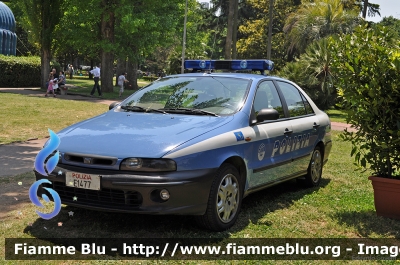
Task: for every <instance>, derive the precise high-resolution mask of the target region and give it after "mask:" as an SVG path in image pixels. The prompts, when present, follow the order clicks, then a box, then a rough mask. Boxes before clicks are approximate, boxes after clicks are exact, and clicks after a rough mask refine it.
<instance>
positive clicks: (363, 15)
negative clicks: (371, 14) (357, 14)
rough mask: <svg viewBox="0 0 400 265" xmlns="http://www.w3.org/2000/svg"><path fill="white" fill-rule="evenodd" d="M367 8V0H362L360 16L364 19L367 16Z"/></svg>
mask: <svg viewBox="0 0 400 265" xmlns="http://www.w3.org/2000/svg"><path fill="white" fill-rule="evenodd" d="M367 9H368V0H364V6H363V12H362V17H363V19H365V18H366V17H367Z"/></svg>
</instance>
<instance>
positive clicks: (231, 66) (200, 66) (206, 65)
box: [184, 60, 274, 73]
mask: <svg viewBox="0 0 400 265" xmlns="http://www.w3.org/2000/svg"><path fill="white" fill-rule="evenodd" d="M184 66H185V69H193V71H207V70H233V71H239V70H251V71H261V73H263V72H264V71H265V70H268V71H272V70H273V69H274V62H273V61H270V60H186V61H185V64H184Z"/></svg>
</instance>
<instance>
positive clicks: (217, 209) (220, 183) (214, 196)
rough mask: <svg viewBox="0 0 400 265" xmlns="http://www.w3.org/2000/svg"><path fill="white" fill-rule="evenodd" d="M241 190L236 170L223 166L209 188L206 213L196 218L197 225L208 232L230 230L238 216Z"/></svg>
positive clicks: (229, 165)
mask: <svg viewBox="0 0 400 265" xmlns="http://www.w3.org/2000/svg"><path fill="white" fill-rule="evenodd" d="M242 196H243V188H242V182H241V179H240V175H239V172H238V170H237V169H236V168H235V167H234V166H232V165H231V164H223V165H222V166H221V167H220V168H219V170H218V172H217V174H216V176H215V179H214V182H213V184H212V186H211V190H210V195H209V198H208V203H207V210H206V213H205V214H204V215H202V216H196V221H197V223H198V224H199V225H200V226H202V227H204V228H207V229H209V230H213V231H223V230H226V229H228V228H230V227H231V226H232V225H233V224H234V223H235V222H236V219H237V217H238V215H239V211H240V207H241V204H242Z"/></svg>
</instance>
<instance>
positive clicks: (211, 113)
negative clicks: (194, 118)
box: [162, 108, 219, 117]
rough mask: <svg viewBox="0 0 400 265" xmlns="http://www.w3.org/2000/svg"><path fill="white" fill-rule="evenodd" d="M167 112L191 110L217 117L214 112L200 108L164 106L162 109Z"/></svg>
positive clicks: (195, 112)
mask: <svg viewBox="0 0 400 265" xmlns="http://www.w3.org/2000/svg"><path fill="white" fill-rule="evenodd" d="M162 110H165V111H167V112H175V111H176V112H191V113H193V114H201V115H211V116H215V117H219V116H218V115H217V114H215V113H214V112H210V111H206V110H201V109H189V108H166V109H162Z"/></svg>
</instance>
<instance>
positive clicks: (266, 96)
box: [253, 81, 285, 118]
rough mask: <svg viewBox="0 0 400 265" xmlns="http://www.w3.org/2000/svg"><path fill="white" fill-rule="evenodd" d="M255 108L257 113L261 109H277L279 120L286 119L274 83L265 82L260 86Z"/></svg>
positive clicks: (254, 104)
mask: <svg viewBox="0 0 400 265" xmlns="http://www.w3.org/2000/svg"><path fill="white" fill-rule="evenodd" d="M253 106H254V110H255V112H256V113H258V112H259V111H260V110H261V109H275V110H277V111H278V113H279V118H284V117H285V114H284V112H283V108H282V103H281V99H280V98H279V95H278V92H277V91H276V87H275V86H274V83H273V82H272V81H264V82H262V83H261V84H260V85H259V86H258V89H257V93H256V97H255V98H254V103H253Z"/></svg>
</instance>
